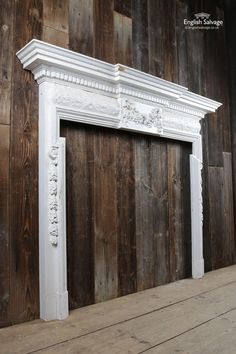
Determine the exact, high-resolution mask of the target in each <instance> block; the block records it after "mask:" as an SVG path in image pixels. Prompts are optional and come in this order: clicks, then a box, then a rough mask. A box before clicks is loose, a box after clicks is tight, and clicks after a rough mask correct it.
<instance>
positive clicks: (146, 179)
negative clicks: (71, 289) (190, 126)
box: [134, 137, 156, 291]
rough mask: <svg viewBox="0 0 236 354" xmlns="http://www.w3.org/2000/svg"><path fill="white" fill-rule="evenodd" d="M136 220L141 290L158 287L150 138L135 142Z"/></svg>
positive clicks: (138, 272) (138, 274) (138, 286)
mask: <svg viewBox="0 0 236 354" xmlns="http://www.w3.org/2000/svg"><path fill="white" fill-rule="evenodd" d="M134 149H135V150H134V163H135V219H136V248H137V250H136V253H137V290H138V291H139V290H144V289H148V288H151V287H153V286H154V277H153V275H154V267H155V262H154V257H153V223H154V218H155V217H156V215H155V214H156V213H155V211H154V210H153V209H152V206H153V205H152V193H153V191H152V185H151V182H152V176H151V171H150V169H151V164H152V161H151V160H150V150H151V142H150V139H149V138H146V137H141V138H140V139H137V140H136V141H135V147H134Z"/></svg>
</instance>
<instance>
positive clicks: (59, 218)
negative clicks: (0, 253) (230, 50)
mask: <svg viewBox="0 0 236 354" xmlns="http://www.w3.org/2000/svg"><path fill="white" fill-rule="evenodd" d="M17 56H18V58H19V59H20V61H21V62H22V64H23V67H24V68H25V69H27V70H31V71H32V72H33V74H34V77H35V79H36V80H37V82H38V83H39V233H40V235H39V239H40V316H41V318H42V319H45V320H53V319H63V318H66V317H67V316H68V294H67V284H66V283H67V281H66V198H65V190H66V183H65V141H64V139H62V138H60V120H61V119H66V120H71V121H76V122H82V123H85V124H93V125H98V126H105V127H109V128H114V129H125V130H132V131H136V132H140V133H145V134H152V135H157V136H161V137H164V138H170V139H177V140H180V141H188V142H191V143H192V155H191V156H190V173H191V225H192V276H193V278H200V277H202V276H203V274H204V260H203V247H202V188H201V183H202V179H201V168H202V141H201V133H200V120H201V119H202V118H203V117H204V116H205V114H206V113H210V112H214V111H215V110H216V109H217V108H218V107H219V106H220V105H221V104H220V103H219V102H216V101H213V100H210V99H208V98H205V97H202V96H199V95H196V94H194V93H192V92H189V91H188V89H187V88H186V87H183V86H180V85H177V84H173V83H171V82H168V81H165V80H162V79H160V78H157V77H154V76H152V75H149V74H146V73H142V72H140V71H138V70H135V69H132V68H129V67H127V66H124V65H120V64H116V65H113V64H108V63H105V62H102V61H100V60H97V59H94V58H90V57H87V56H85V55H82V54H79V53H74V52H72V51H69V50H67V49H63V48H59V47H56V46H53V45H51V44H47V43H44V42H41V41H38V40H35V39H34V40H32V41H31V42H29V43H28V44H27V45H26V46H25V47H24V48H22V49H21V50H20V51H19V52H18V53H17Z"/></svg>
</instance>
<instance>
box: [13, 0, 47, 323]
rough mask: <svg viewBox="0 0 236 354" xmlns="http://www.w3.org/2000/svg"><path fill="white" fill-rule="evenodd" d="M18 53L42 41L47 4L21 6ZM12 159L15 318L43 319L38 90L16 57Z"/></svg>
mask: <svg viewBox="0 0 236 354" xmlns="http://www.w3.org/2000/svg"><path fill="white" fill-rule="evenodd" d="M16 14H17V16H16V19H15V26H14V33H15V37H14V39H15V47H14V53H16V52H17V51H18V50H19V49H21V48H22V47H23V46H24V45H25V44H26V43H27V42H28V41H30V40H31V39H32V38H38V39H40V38H41V34H42V16H43V8H42V1H41V0H35V1H31V0H25V1H23V2H22V1H16ZM13 70H14V84H13V101H12V107H11V110H12V119H11V137H10V139H11V155H10V166H11V167H10V185H11V191H10V205H11V215H10V234H11V239H10V243H11V265H10V267H11V273H10V291H11V298H10V310H9V311H10V315H9V316H10V318H11V320H12V322H13V323H16V322H23V321H26V320H30V319H34V318H37V317H38V316H39V285H38V257H39V256H38V251H39V250H38V148H37V142H38V87H37V84H36V83H35V82H34V79H33V75H32V74H31V73H30V72H27V71H25V70H24V69H23V68H22V65H21V64H20V62H19V61H18V59H17V58H16V57H14V66H13Z"/></svg>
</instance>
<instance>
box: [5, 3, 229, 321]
mask: <svg viewBox="0 0 236 354" xmlns="http://www.w3.org/2000/svg"><path fill="white" fill-rule="evenodd" d="M229 6H233V1H231V2H230V3H229ZM230 9H231V8H229V10H228V13H230ZM199 11H205V12H208V13H210V14H211V15H212V17H213V16H214V17H217V18H224V8H223V1H221V0H215V1H211V0H204V2H203V1H201V0H170V1H163V0H123V1H120V0H106V1H105V0H24V1H19V0H0V141H1V144H0V148H1V155H0V156H1V160H0V167H1V170H0V196H1V204H0V213H1V215H0V221H1V225H0V242H1V245H0V249H1V251H0V252H1V258H0V313H1V315H0V321H1V326H5V325H8V324H12V323H17V322H22V321H26V320H29V319H33V318H37V317H38V315H39V300H38V173H37V155H38V147H37V139H38V138H37V135H38V130H37V120H38V106H37V105H38V103H37V102H38V90H37V85H36V84H35V82H34V81H33V79H32V75H31V74H30V73H27V72H26V71H23V69H22V66H21V65H20V64H19V62H18V60H17V59H16V57H15V53H16V51H17V50H18V49H20V48H21V47H22V46H23V45H24V44H26V43H27V42H28V41H29V40H30V39H32V38H38V39H43V40H45V41H48V42H50V43H53V44H59V45H61V46H63V47H65V48H70V49H73V50H75V51H78V52H81V53H85V54H88V55H91V56H95V57H97V58H101V59H103V60H106V61H109V62H117V61H120V62H121V63H123V64H128V65H131V66H133V67H135V68H137V69H140V70H143V71H146V72H150V73H152V74H154V75H157V76H159V77H162V78H165V79H168V80H171V81H173V82H176V83H178V82H179V83H180V84H183V85H186V86H188V87H189V88H190V89H191V90H193V91H194V92H197V93H201V94H204V95H207V96H209V97H210V98H213V99H217V100H220V101H221V102H223V107H222V108H220V110H219V111H218V112H217V113H216V114H212V115H211V116H209V117H208V118H207V119H206V120H204V122H203V124H202V132H203V137H204V169H203V192H204V256H205V263H206V270H212V269H215V268H219V267H222V266H225V265H229V264H232V263H234V262H235V254H236V243H235V233H234V227H233V220H234V219H235V214H234V212H233V211H232V205H233V199H232V196H233V190H232V173H231V170H232V169H231V165H232V144H231V135H232V131H231V122H230V108H232V106H230V104H229V79H228V77H229V76H228V72H227V70H228V65H227V64H228V57H227V53H228V51H227V45H228V44H227V42H226V40H225V26H224V28H223V29H221V30H219V31H206V32H204V33H203V32H198V31H191V32H188V31H185V30H184V28H183V18H185V17H188V18H189V17H190V18H191V17H192V16H193V14H194V13H195V12H199ZM229 18H231V17H229ZM229 36H233V33H232V32H230V31H229ZM228 41H229V39H228ZM231 43H233V42H231ZM231 46H232V44H231ZM231 101H232V100H231ZM231 112H232V110H231ZM233 126H234V127H235V123H234V122H233ZM234 130H235V129H234ZM233 137H235V133H234V134H233ZM174 149H175V148H174ZM176 149H178V147H176ZM233 149H234V152H235V138H234V140H233ZM3 156H4V157H3ZM168 156H169V157H168V158H170V159H172V158H174V156H175V153H174V152H173V151H172V150H171V151H169V152H168ZM234 156H235V155H234ZM234 183H235V167H234ZM214 191H217V193H216V195H214ZM219 200H220V202H219ZM2 255H4V256H3V257H2Z"/></svg>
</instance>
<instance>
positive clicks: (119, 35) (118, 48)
mask: <svg viewBox="0 0 236 354" xmlns="http://www.w3.org/2000/svg"><path fill="white" fill-rule="evenodd" d="M114 36H115V38H114V46H115V62H116V63H120V64H124V65H128V66H132V19H131V18H129V17H127V16H124V15H121V14H119V13H118V12H114Z"/></svg>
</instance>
